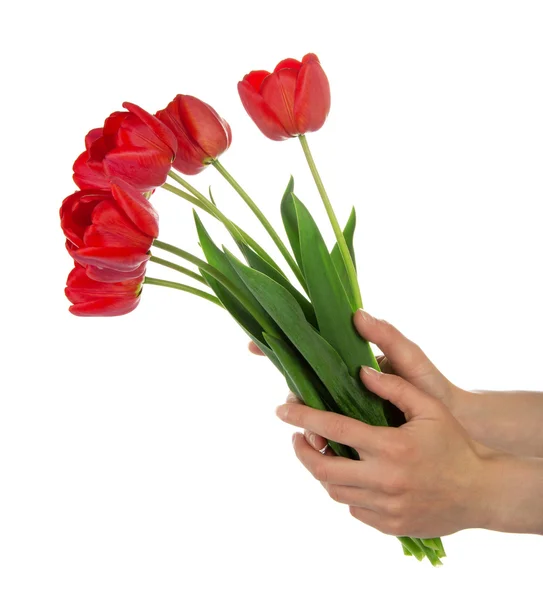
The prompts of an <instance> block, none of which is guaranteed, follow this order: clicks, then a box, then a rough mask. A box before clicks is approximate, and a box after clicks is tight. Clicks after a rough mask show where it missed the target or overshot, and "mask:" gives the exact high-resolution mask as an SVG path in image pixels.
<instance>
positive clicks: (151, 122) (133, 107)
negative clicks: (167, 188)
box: [123, 102, 177, 162]
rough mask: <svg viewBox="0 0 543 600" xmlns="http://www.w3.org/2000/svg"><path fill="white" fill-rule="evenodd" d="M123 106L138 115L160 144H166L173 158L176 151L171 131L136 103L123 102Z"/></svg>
mask: <svg viewBox="0 0 543 600" xmlns="http://www.w3.org/2000/svg"><path fill="white" fill-rule="evenodd" d="M123 108H126V109H127V110H129V111H130V112H131V113H132V114H133V115H135V116H136V117H138V118H139V119H140V120H141V121H142V122H143V123H145V125H146V126H147V127H148V128H149V129H150V130H151V131H152V132H153V133H154V135H155V137H156V138H157V140H159V141H160V142H161V143H162V144H164V145H166V146H168V148H169V149H170V150H171V152H172V160H173V157H174V156H175V153H176V151H177V140H176V138H175V135H174V134H173V133H172V131H171V130H170V129H169V128H168V127H167V126H166V125H164V123H162V122H161V121H160V120H159V119H157V118H156V117H155V116H153V115H151V114H150V113H148V112H147V111H146V110H143V108H141V107H139V106H138V105H137V104H132V103H131V102H123ZM170 162H171V161H170Z"/></svg>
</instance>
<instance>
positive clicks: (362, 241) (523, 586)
mask: <svg viewBox="0 0 543 600" xmlns="http://www.w3.org/2000/svg"><path fill="white" fill-rule="evenodd" d="M6 6H7V7H6ZM6 6H4V8H2V9H1V14H0V21H1V23H2V36H1V40H0V45H1V48H0V50H1V53H2V80H3V84H4V85H3V90H4V91H3V92H2V96H1V98H0V102H1V104H2V111H1V115H2V138H1V139H2V145H1V147H0V152H1V153H2V160H1V165H2V192H3V193H2V231H3V236H4V243H3V253H4V260H3V276H2V304H3V310H2V340H3V348H4V358H3V360H2V372H3V375H2V378H1V385H2V391H1V394H2V397H1V404H0V598H2V600H16V599H17V600H18V599H25V600H26V599H32V600H34V599H36V600H37V599H42V598H54V599H55V600H63V599H70V600H73V599H77V600H84V599H93V600H94V599H97V598H100V599H101V600H113V599H115V600H124V599H130V600H136V599H140V598H141V599H150V598H153V599H155V598H160V599H161V600H169V599H174V598H190V599H191V600H199V599H207V598H222V597H233V598H234V597H235V598H239V599H253V598H277V597H282V598H286V599H288V600H290V599H294V598H298V597H300V595H303V597H304V598H312V599H314V600H321V599H325V598H326V599H329V598H338V599H340V598H369V597H372V598H373V597H381V598H398V597H400V596H401V597H402V598H403V599H405V600H407V599H414V598H421V597H422V596H424V595H430V594H431V595H432V596H433V597H436V598H438V597H439V598H443V599H449V598H451V599H452V598H458V597H465V598H475V597H484V598H495V597H500V598H501V597H503V598H506V597H519V596H523V595H526V594H528V592H529V591H530V590H533V589H534V588H535V587H536V586H537V587H539V584H540V573H539V570H540V565H541V556H542V553H543V541H542V540H541V538H540V537H536V536H520V535H519V536H515V535H505V534H500V533H495V532H486V531H480V530H471V531H466V532H461V533H458V534H455V535H453V536H450V537H447V538H446V539H445V545H446V549H447V551H448V554H449V557H448V558H447V559H446V566H444V567H443V568H442V569H433V568H432V567H431V566H430V565H429V564H427V563H417V562H416V561H415V560H414V559H412V558H411V559H410V558H406V557H404V556H403V555H402V552H401V548H400V545H399V543H398V542H397V541H396V540H395V539H394V538H392V537H387V536H384V535H382V534H380V533H379V532H377V531H375V530H372V529H370V528H369V527H366V526H364V525H362V524H361V523H360V522H358V521H356V520H354V519H353V518H352V517H351V516H350V515H349V513H348V509H347V507H346V506H344V505H339V504H335V503H334V502H333V501H332V500H331V499H330V498H329V497H328V496H327V495H326V493H325V492H324V490H323V489H322V488H321V486H320V485H319V483H318V482H316V481H315V480H314V479H313V478H312V477H311V476H310V475H309V474H308V473H307V472H306V471H305V469H304V468H303V466H302V465H301V464H300V463H299V462H298V461H297V459H296V458H295V456H294V453H293V450H292V447H291V444H290V436H291V433H292V428H291V427H290V426H288V425H285V424H284V423H282V422H280V421H279V420H278V419H277V418H276V416H275V414H274V409H275V406H276V405H278V404H280V403H282V402H283V400H284V398H285V395H286V392H287V389H286V386H285V384H284V382H283V381H282V380H281V378H280V377H279V375H278V374H277V373H276V372H275V371H274V370H273V368H272V367H271V365H269V364H268V363H267V361H266V360H264V359H259V358H256V357H253V356H251V355H249V354H248V352H247V351H246V341H247V340H246V339H245V336H244V334H243V333H242V332H241V331H240V330H239V329H238V328H237V326H236V325H235V323H234V322H233V321H231V320H230V319H229V317H228V316H227V315H226V314H225V313H223V312H222V311H221V310H220V309H218V308H216V307H213V306H211V305H207V304H205V303H204V302H203V301H201V300H198V299H193V298H192V297H188V296H186V295H184V294H182V293H181V292H176V291H173V290H165V289H160V288H150V289H145V290H144V293H143V297H142V301H141V304H140V306H139V307H138V309H137V310H136V311H135V312H133V313H131V314H130V315H128V316H124V317H120V318H114V319H82V318H76V317H73V316H72V315H70V314H69V313H68V302H67V300H66V299H65V298H64V292H63V288H64V283H65V279H66V276H67V274H68V272H69V270H70V268H71V261H70V260H69V258H68V256H67V254H66V253H65V251H64V247H63V243H64V240H63V236H62V233H61V231H60V228H59V222H58V208H59V206H60V203H61V201H62V199H63V198H64V197H65V196H66V195H68V194H69V193H71V192H72V191H73V190H74V186H73V183H72V181H71V165H72V162H73V160H74V159H75V158H76V156H77V155H78V154H79V153H80V152H81V151H82V149H83V137H84V135H85V133H86V132H87V131H88V130H89V129H91V128H93V127H96V126H98V125H100V124H101V122H102V121H103V119H104V117H105V116H107V115H108V114H109V113H110V112H112V111H113V110H118V109H120V106H121V103H122V102H123V101H125V100H129V101H132V102H136V103H138V104H140V105H142V106H143V107H145V108H146V109H148V110H149V111H152V112H154V111H155V110H157V109H159V108H162V107H163V106H165V105H166V104H167V102H168V101H169V100H171V98H173V96H174V95H175V94H176V93H188V94H193V95H196V96H198V97H200V98H202V99H203V100H205V101H207V102H209V103H210V104H212V105H213V106H214V107H215V108H216V109H217V110H218V111H219V113H220V114H221V115H223V116H224V117H225V118H226V119H227V120H228V121H229V122H230V124H231V125H232V128H233V137H234V142H233V145H232V148H231V149H230V150H229V152H228V153H227V154H226V155H225V156H224V157H223V158H224V160H223V162H224V164H225V165H226V166H227V168H229V169H230V170H231V171H232V172H233V173H234V174H235V175H237V176H238V178H239V179H240V181H241V182H242V183H243V185H244V186H245V187H246V189H247V190H248V191H249V192H250V193H251V194H253V196H254V197H255V198H256V199H257V200H258V202H259V204H260V206H261V207H262V208H263V209H264V210H265V212H266V213H267V214H268V215H269V217H270V219H271V220H272V222H273V223H274V224H276V225H277V226H278V227H279V226H280V219H279V199H280V197H281V195H282V191H283V188H284V187H285V185H286V183H287V181H288V177H289V175H290V174H291V173H293V174H294V175H295V177H296V187H297V190H298V192H299V195H300V197H301V198H302V199H304V201H305V202H306V203H307V204H308V205H309V206H310V207H311V209H312V211H313V212H314V214H315V215H318V219H319V221H320V223H322V224H323V227H324V226H325V219H324V215H323V211H322V208H321V206H320V201H319V199H318V196H317V195H316V192H315V189H314V187H313V183H312V181H311V180H310V176H309V172H308V169H307V166H306V165H305V163H304V161H303V156H302V153H301V149H300V148H299V144H298V142H297V141H296V140H290V141H288V142H282V143H277V142H272V141H270V140H268V139H266V138H264V137H263V136H262V135H261V134H260V133H259V132H258V130H257V129H256V127H255V126H254V125H253V123H252V122H251V121H250V120H249V118H248V117H247V116H246V115H245V113H244V111H243V108H242V106H241V103H240V101H239V99H238V97H237V91H236V82H237V81H238V80H239V79H240V78H241V77H242V76H243V75H244V74H245V73H246V72H248V71H249V70H251V69H258V68H266V69H272V68H273V67H274V66H275V64H276V63H277V62H278V61H279V60H280V59H282V58H285V57H287V56H292V57H296V58H299V59H300V58H301V57H302V55H303V54H305V53H307V52H315V53H317V54H318V56H319V57H320V59H321V62H322V64H323V66H324V68H325V70H326V71H327V73H328V76H329V79H330V83H331V87H332V109H331V113H330V117H329V120H328V122H327V124H326V126H325V127H324V128H323V129H322V130H321V131H320V132H318V133H316V134H314V135H311V137H310V143H311V145H312V148H313V150H314V153H315V157H316V160H317V161H318V165H319V166H320V168H321V172H322V176H323V179H324V181H325V183H326V185H327V187H328V191H329V193H330V195H331V197H332V199H333V202H334V205H335V207H336V209H337V212H338V213H339V215H340V218H341V220H342V221H343V220H345V219H346V217H347V215H348V212H349V210H350V207H351V205H352V204H355V205H356V208H357V211H358V218H359V228H358V232H357V237H356V250H357V253H358V263H359V273H360V280H361V285H362V292H363V297H364V301H365V306H366V308H367V309H368V310H369V311H370V312H372V313H374V314H375V315H377V316H380V317H383V318H386V319H387V320H389V321H391V322H392V323H394V324H395V325H396V326H397V327H399V328H400V329H401V330H402V331H404V332H405V333H406V334H408V335H409V336H410V337H412V338H413V339H414V340H416V341H417V342H418V343H419V344H420V345H421V346H422V347H423V348H424V349H425V350H426V351H427V353H428V354H429V355H430V357H431V358H432V359H433V360H434V362H436V363H437V364H438V366H439V367H440V368H441V369H442V370H443V371H444V372H445V374H446V375H447V376H448V377H449V378H450V379H452V380H453V381H454V382H455V383H457V384H458V385H461V386H464V387H467V388H479V389H481V388H483V389H484V388H487V389H488V388H490V389H539V390H541V389H543V371H542V368H541V363H542V350H541V343H540V340H541V336H542V334H543V321H542V318H541V306H542V302H543V297H542V293H541V257H542V251H543V244H542V241H541V206H542V196H543V178H542V177H541V172H542V164H543V110H542V107H543V83H542V81H543V79H542V65H543V36H542V35H541V31H542V28H543V8H542V5H541V3H540V2H538V1H533V2H530V1H521V0H516V1H509V2H506V1H499V0H493V1H488V2H484V1H477V0H470V1H461V0H459V1H456V2H435V1H426V2H424V1H411V2H403V1H397V2H392V1H381V2H368V1H363V2H357V3H356V6H357V7H358V8H357V10H358V12H353V8H352V6H354V3H353V4H351V3H350V2H345V1H341V0H336V1H334V2H331V3H326V4H325V3H323V4H322V5H319V3H315V2H309V1H306V0H304V1H303V2H292V1H288V2H285V1H282V0H276V1H274V2H273V3H269V4H261V3H256V2H210V1H208V2H205V3H204V2H193V3H185V2H179V1H178V2H164V1H161V0H155V1H153V2H147V3H144V2H136V1H134V0H132V1H131V2H116V1H114V0H110V1H108V2H101V1H98V0H96V1H94V2H92V3H78V2H73V3H63V2H58V1H57V2H55V1H52V2H29V3H24V4H23V3H21V4H18V5H16V7H15V8H14V6H15V5H14V4H13V3H11V4H9V5H6ZM193 183H194V185H197V186H198V187H199V188H200V189H202V190H205V189H206V187H207V186H208V185H209V184H212V185H213V189H214V192H215V198H216V200H217V201H218V203H219V204H220V206H221V208H223V210H224V211H225V212H227V213H228V214H229V215H230V216H231V217H232V218H234V219H235V220H237V221H238V222H240V223H241V224H243V225H244V226H246V227H247V228H248V229H249V228H250V229H251V231H252V232H254V235H255V236H258V238H259V239H260V240H263V243H264V244H265V245H266V247H267V248H268V249H271V245H270V244H269V243H268V242H267V239H266V238H265V234H264V233H263V232H262V230H261V229H260V228H259V225H258V223H255V221H254V219H253V218H252V216H251V215H249V214H248V212H247V210H246V209H245V206H244V205H243V203H242V201H241V200H240V199H239V198H238V197H237V196H236V195H235V194H234V193H233V192H232V191H231V190H230V189H229V188H228V187H227V184H226V183H225V182H223V181H221V180H220V177H219V175H218V173H216V172H214V171H213V172H212V171H211V170H208V171H206V172H205V173H204V174H202V175H200V176H198V177H196V178H194V179H193ZM154 201H155V204H156V207H157V208H158V210H159V212H160V217H161V230H162V231H161V238H162V239H163V240H165V241H170V242H172V243H176V244H177V245H179V246H182V247H184V248H186V249H188V250H192V251H197V245H196V237H195V233H194V229H193V224H192V221H191V211H190V208H189V206H188V205H186V204H185V203H184V202H183V201H182V200H180V199H177V198H176V197H174V196H171V195H170V194H168V193H167V192H164V191H159V192H157V194H156V195H155V197H154ZM206 223H209V219H206ZM210 228H211V230H212V231H213V232H214V233H215V234H216V235H217V237H218V238H219V239H220V240H221V241H223V242H226V241H227V237H226V236H225V235H224V234H223V233H222V232H221V230H220V228H219V227H215V226H213V225H211V224H210ZM326 231H327V236H328V240H329V241H331V235H330V232H329V230H328V229H326ZM149 272H150V274H154V275H155V276H157V277H161V276H162V277H164V276H166V273H165V272H164V271H163V270H161V268H158V267H157V266H156V265H153V266H152V267H151V268H150V269H149ZM377 594H378V596H377Z"/></svg>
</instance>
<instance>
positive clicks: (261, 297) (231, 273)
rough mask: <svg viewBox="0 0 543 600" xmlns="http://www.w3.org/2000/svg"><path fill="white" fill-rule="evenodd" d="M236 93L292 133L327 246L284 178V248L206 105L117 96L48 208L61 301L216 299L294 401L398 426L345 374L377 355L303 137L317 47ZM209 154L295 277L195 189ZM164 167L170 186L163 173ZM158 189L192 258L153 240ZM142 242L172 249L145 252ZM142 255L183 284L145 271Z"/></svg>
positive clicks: (319, 99) (254, 76)
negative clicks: (235, 170) (64, 189)
mask: <svg viewBox="0 0 543 600" xmlns="http://www.w3.org/2000/svg"><path fill="white" fill-rule="evenodd" d="M238 91H239V95H240V97H241V101H242V103H243V106H244V107H245V109H246V111H247V113H248V114H249V116H250V117H251V118H252V120H253V121H254V123H255V124H256V125H257V127H258V128H259V129H260V131H261V132H262V133H263V134H264V135H265V136H267V137H268V138H270V139H272V140H286V139H289V138H292V137H297V138H298V139H299V141H300V144H301V146H302V150H303V152H304V154H305V157H306V159H307V163H308V165H309V168H310V170H311V173H312V175H313V178H314V180H315V183H316V185H317V189H318V192H319V194H320V196H321V198H322V201H323V203H324V207H325V209H326V212H327V215H328V217H329V220H330V223H331V225H332V228H333V231H334V234H335V238H336V244H335V246H334V247H333V248H332V250H331V251H330V250H329V249H328V248H327V246H326V244H325V242H324V240H323V237H322V235H321V233H320V231H319V229H318V228H317V225H316V224H315V221H314V219H313V217H312V216H311V213H310V212H309V210H308V209H307V208H306V206H305V205H304V203H303V202H302V201H301V200H300V199H299V198H298V197H297V196H296V194H295V192H294V181H293V179H292V178H291V179H290V181H289V182H288V185H287V186H286V190H285V193H284V195H283V198H282V201H281V205H280V210H281V216H282V220H283V224H284V227H285V232H286V238H287V240H288V246H290V247H288V246H287V244H286V243H285V242H284V241H283V240H282V238H281V236H280V235H279V234H278V233H277V232H276V231H275V230H274V228H273V227H272V226H271V224H270V223H269V221H268V220H267V219H266V217H265V216H264V214H263V213H262V211H261V210H260V209H259V208H258V206H257V205H256V203H255V202H254V201H253V200H252V199H251V198H250V197H249V195H248V194H247V193H246V192H245V191H244V190H243V188H242V187H241V186H240V185H239V183H238V182H237V181H236V180H235V179H234V178H233V177H232V175H231V174H230V173H229V172H228V171H227V170H226V169H225V167H224V166H223V165H222V164H221V162H220V161H219V159H218V157H219V156H220V155H221V154H222V153H223V152H224V151H225V150H227V148H228V147H229V146H230V143H231V140H232V135H231V130H230V126H229V125H228V123H227V122H226V121H225V120H224V119H222V118H221V117H220V116H219V115H218V114H217V112H216V111H215V110H214V109H213V108H212V107H211V106H209V105H208V104H206V103H204V102H202V101H201V100H199V99H197V98H195V97H193V96H186V95H178V96H176V97H175V98H174V99H173V100H172V101H171V102H170V103H169V104H168V105H167V106H166V108H164V109H163V110H159V111H158V112H157V113H156V114H155V115H152V114H149V113H148V112H146V111H145V110H143V109H142V108H140V107H138V106H136V105H135V104H131V103H128V102H126V103H124V104H123V107H124V108H125V109H126V110H125V111H118V112H114V113H112V114H111V115H110V116H109V117H107V118H106V120H105V122H104V124H103V126H102V127H99V128H97V129H92V130H91V131H90V132H89V133H88V134H87V136H86V138H85V148H86V149H85V151H84V152H83V153H82V154H81V155H80V156H79V157H78V158H77V160H76V161H75V163H74V165H73V171H74V175H73V179H74V181H75V183H76V184H77V186H78V187H79V191H77V192H75V193H73V194H72V195H70V196H68V197H67V198H66V199H65V200H64V201H63V203H62V207H61V209H60V219H61V226H62V230H63V232H64V234H65V236H66V249H67V250H68V252H69V254H70V256H71V257H72V258H73V259H74V263H75V266H74V268H73V270H72V271H71V273H70V274H69V276H68V281H67V286H66V296H67V297H68V299H69V300H70V302H71V303H72V305H71V306H70V311H71V312H72V313H73V314H74V315H78V316H117V315H123V314H125V313H128V312H130V311H132V310H134V309H135V308H136V306H137V305H138V303H139V302H140V298H141V294H142V289H143V286H144V284H150V285H160V286H166V287H170V288H174V289H178V290H182V291H185V292H188V293H191V294H195V295H197V296H199V297H201V298H204V299H205V300H207V301H209V302H212V303H213V304H216V305H218V306H219V307H223V308H224V309H226V310H227V311H228V312H229V313H230V314H231V315H232V317H234V319H235V320H236V321H237V322H238V324H239V325H240V326H241V327H242V328H243V329H244V331H245V332H246V333H247V335H248V336H249V337H250V338H251V340H252V341H253V342H254V343H255V344H256V345H257V346H258V348H259V349H260V350H261V351H262V352H263V353H264V354H265V355H266V356H268V358H269V359H270V361H271V362H272V363H273V364H274V365H275V367H277V369H278V370H279V371H280V372H281V373H282V375H283V376H284V377H285V378H286V381H287V384H288V386H289V388H290V390H292V391H293V392H294V393H295V394H296V395H297V396H298V397H299V398H300V399H301V400H302V401H303V402H304V403H305V404H306V405H308V406H310V407H313V408H316V409H320V410H328V411H334V412H337V413H341V414H343V415H346V416H349V417H352V418H355V419H359V420H361V421H364V422H365V423H368V424H370V425H377V426H387V425H388V426H394V425H398V424H401V422H402V421H401V420H400V421H398V417H399V416H400V417H402V416H403V415H401V413H399V411H397V412H393V411H392V409H391V405H389V404H388V403H385V402H384V401H383V400H382V399H381V398H379V397H377V396H376V395H375V394H373V393H372V392H370V391H369V390H368V389H367V388H366V387H365V386H364V385H363V384H362V382H361V380H360V378H359V377H358V373H359V370H360V367H361V366H363V365H369V366H371V367H373V368H374V369H377V370H379V365H378V363H377V361H376V359H375V357H374V355H373V353H372V350H371V348H370V345H369V343H368V342H367V341H366V340H364V339H362V338H361V337H360V336H359V335H358V334H357V332H356V331H355V329H354V327H353V324H352V315H353V313H354V311H356V310H357V309H358V308H361V307H362V299H361V296H360V290H359V286H358V282H357V275H356V263H355V256H354V252H353V235H354V230H355V211H354V208H353V210H352V213H351V215H350V218H349V220H348V222H347V223H346V225H345V226H344V228H343V229H342V228H341V227H340V224H339V223H338V220H337V218H336V215H335V213H334V209H333V207H332V204H331V202H330V200H329V198H328V196H327V194H326V191H325V188H324V185H323V183H322V180H321V178H320V176H319V173H318V171H317V167H316V165H315V162H314V160H313V156H312V154H311V151H310V149H309V146H308V142H307V139H306V135H305V134H306V133H308V132H312V131H317V130H318V129H320V128H321V127H322V126H323V124H324V122H325V120H326V118H327V115H328V112H329V109H330V87H329V83H328V79H327V77H326V74H325V73H324V71H323V69H322V67H321V65H320V63H319V60H318V58H317V57H316V56H315V55H314V54H308V55H306V56H304V57H303V59H302V61H301V62H300V61H298V60H295V59H291V58H289V59H286V60H283V61H281V62H280V63H279V64H278V65H277V66H276V68H275V70H274V71H273V72H272V73H269V72H268V71H252V72H250V73H249V74H248V75H246V76H245V77H244V78H243V80H242V81H240V82H239V84H238ZM209 165H212V166H213V167H215V168H216V169H217V170H218V171H219V173H220V174H221V175H222V176H223V177H224V178H225V179H226V180H227V181H228V182H229V183H230V184H231V185H232V187H233V188H234V189H235V190H236V192H237V193H238V194H239V195H240V196H241V198H242V199H243V200H244V201H245V203H246V204H247V206H248V207H249V208H250V209H251V210H252V211H253V213H254V214H255V215H256V216H257V218H258V219H259V220H260V222H261V223H262V225H263V226H264V228H265V230H266V231H267V233H268V234H269V235H270V237H271V238H272V240H273V241H274V243H275V245H276V246H277V249H278V250H279V252H280V253H281V255H282V256H283V257H284V259H285V261H286V263H287V264H288V266H289V268H290V270H291V271H292V274H293V275H294V278H295V280H293V279H292V278H289V275H287V274H286V273H284V272H283V270H282V269H281V268H280V267H279V265H278V264H277V263H276V262H275V260H274V259H273V257H272V256H270V255H269V254H268V253H267V252H266V251H265V250H264V249H263V248H262V247H261V246H260V244H259V243H258V242H257V241H256V240H255V239H254V238H253V237H251V236H250V235H249V234H248V233H247V232H246V231H244V230H243V229H241V228H240V227H238V226H237V225H236V224H235V223H234V222H233V221H231V220H230V219H229V218H228V217H227V216H226V215H225V214H224V213H223V212H222V211H221V209H220V208H219V207H218V205H217V204H216V203H215V200H214V198H213V197H212V195H211V192H209V197H208V196H206V195H204V194H203V193H201V192H200V191H198V189H196V188H195V187H194V186H193V185H192V184H191V183H189V182H188V181H187V180H186V179H185V178H184V177H183V176H182V175H196V174H197V173H199V172H200V171H202V170H203V169H205V168H206V167H207V166H209ZM168 177H169V178H170V179H171V181H172V183H166V181H167V179H168ZM174 184H175V185H174ZM160 187H161V188H163V189H165V190H168V191H169V192H172V193H174V194H177V195H178V196H180V197H181V198H184V199H185V200H187V201H188V202H191V203H192V204H193V205H194V206H195V207H196V209H199V210H195V211H194V219H195V225H196V229H197V232H198V237H199V241H200V246H201V251H202V252H203V255H204V258H201V257H198V256H195V255H194V254H192V253H190V252H188V251H186V250H185V249H181V248H178V247H176V246H174V245H172V244H170V243H166V242H164V241H161V240H159V239H157V238H158V216H157V214H156V212H155V210H154V208H153V206H152V204H151V202H150V199H151V197H152V194H153V193H154V192H155V190H156V189H157V188H160ZM202 213H207V215H209V216H211V217H213V218H215V219H218V220H219V221H220V222H221V223H222V224H223V225H224V227H225V228H226V229H227V231H228V233H229V234H230V235H231V237H232V239H233V241H234V242H235V245H236V246H237V249H238V250H239V252H238V256H242V257H243V259H244V260H241V259H240V258H238V256H236V255H234V254H233V253H232V252H231V251H229V250H228V249H226V248H224V247H223V248H219V247H218V246H217V245H216V244H215V243H214V242H213V240H212V239H211V237H210V235H209V234H208V232H207V230H206V228H205V226H204V222H203V219H202V216H204V217H206V218H207V215H203V214H202ZM155 248H156V249H160V250H162V251H165V252H166V253H168V254H169V255H171V258H172V259H174V260H166V259H165V258H161V257H159V256H155V254H154V251H155V250H154V249H155ZM151 250H152V251H151ZM178 259H182V261H184V263H183V264H179V260H178ZM149 262H155V263H158V264H160V265H163V266H165V267H169V268H170V269H172V270H173V271H175V272H177V273H178V274H180V275H183V276H185V277H187V278H189V279H191V280H192V282H190V281H189V279H186V280H185V281H186V282H185V283H181V282H178V281H169V280H168V281H167V280H163V279H156V278H153V277H150V276H148V275H147V274H146V271H147V267H148V263H149ZM188 283H191V285H189V284H188ZM329 446H330V447H331V448H332V450H333V451H334V452H335V454H337V455H339V456H342V457H347V458H349V459H352V460H359V456H358V453H357V452H356V451H355V450H354V449H353V448H350V447H348V446H344V445H341V444H338V443H336V442H334V441H333V440H330V441H329ZM398 539H399V540H400V541H401V543H402V546H403V550H404V553H405V554H407V555H413V556H415V557H416V558H418V559H419V560H422V558H423V557H424V556H426V557H427V558H428V559H429V560H430V561H431V563H432V564H434V565H437V564H440V558H442V557H443V556H444V555H445V553H444V551H443V546H442V544H441V541H440V539H439V538H436V539H424V540H422V539H415V538H408V537H401V538H398Z"/></svg>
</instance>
